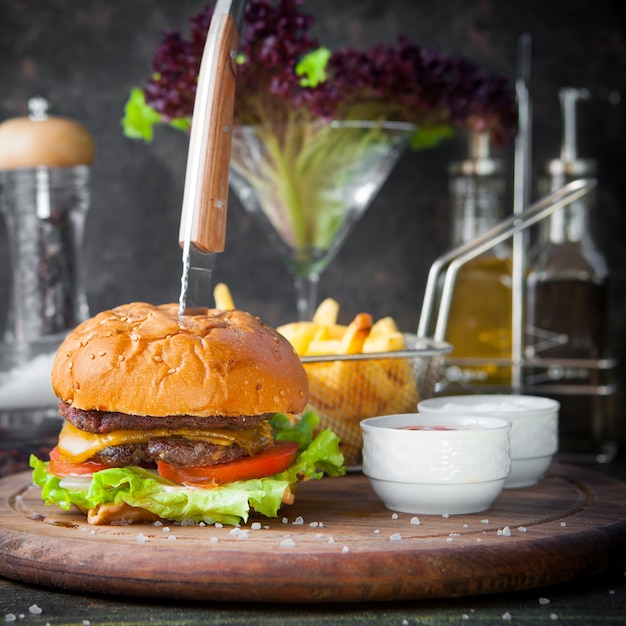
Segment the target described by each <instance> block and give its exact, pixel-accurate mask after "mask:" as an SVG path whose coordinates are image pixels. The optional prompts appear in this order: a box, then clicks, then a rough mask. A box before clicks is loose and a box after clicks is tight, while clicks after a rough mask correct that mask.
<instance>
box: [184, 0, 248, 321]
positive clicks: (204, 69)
mask: <svg viewBox="0 0 626 626" xmlns="http://www.w3.org/2000/svg"><path fill="white" fill-rule="evenodd" d="M246 4H247V0H218V2H217V4H216V6H215V9H214V11H213V16H212V17H211V24H210V26H209V32H208V34H207V38H206V42H205V45H204V51H203V53H202V60H201V62H200V72H199V75H198V86H197V89H196V98H195V102H194V108H193V116H192V118H191V133H190V137H189V150H188V153H187V169H186V172H185V187H184V192H183V204H182V211H181V220H180V231H179V237H178V240H179V243H180V246H181V247H182V249H183V255H182V261H183V269H182V275H181V281H180V299H179V306H178V314H179V315H184V314H185V312H187V311H189V310H190V309H192V308H193V307H200V306H205V307H207V306H208V305H209V294H210V292H211V274H212V271H213V267H214V265H215V253H217V252H222V251H223V250H224V244H225V239H226V209H227V204H228V172H229V167H230V150H231V137H232V126H233V115H234V105H235V81H236V77H237V52H238V49H239V36H240V33H241V28H242V25H243V18H244V14H245V10H246Z"/></svg>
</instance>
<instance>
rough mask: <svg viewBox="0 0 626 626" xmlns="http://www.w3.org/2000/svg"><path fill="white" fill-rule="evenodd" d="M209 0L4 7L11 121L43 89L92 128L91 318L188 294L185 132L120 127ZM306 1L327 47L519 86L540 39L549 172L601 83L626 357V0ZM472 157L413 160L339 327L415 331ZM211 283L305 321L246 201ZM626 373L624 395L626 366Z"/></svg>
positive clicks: (597, 99) (605, 169) (3, 288)
mask: <svg viewBox="0 0 626 626" xmlns="http://www.w3.org/2000/svg"><path fill="white" fill-rule="evenodd" d="M202 4H203V3H202V2H201V1H192V0H178V1H177V2H171V1H167V0H133V1H132V2H128V1H126V2H123V1H122V0H90V1H89V2H85V3H78V2H75V1H71V0H36V1H26V0H0V121H1V120H3V119H6V118H10V117H15V116H19V115H24V114H25V113H26V103H27V100H28V98H29V97H31V96H33V95H36V94H42V95H45V96H46V97H47V98H49V99H50V100H51V101H52V102H53V103H54V105H55V110H54V112H55V113H57V114H59V115H63V116H67V117H70V118H73V119H76V120H78V121H80V122H82V123H83V124H84V125H85V126H86V127H87V128H88V129H89V130H90V131H91V132H92V133H93V135H94V137H95V141H96V146H97V153H96V159H95V162H94V164H93V168H92V184H91V188H92V205H91V210H90V213H89V216H88V222H87V232H86V242H85V243H86V249H85V257H84V263H85V268H86V276H87V294H88V298H89V303H90V306H91V310H92V312H94V313H95V312H97V311H100V310H102V309H105V308H110V307H113V306H115V305H117V304H120V303H124V302H128V301H132V300H148V301H152V302H163V301H175V300H177V298H178V290H179V274H180V250H179V248H178V244H177V235H178V221H179V211H180V205H181V198H182V187H183V177H184V168H185V160H186V150H187V138H186V137H185V136H184V135H182V134H179V133H177V132H176V131H173V130H170V129H166V128H162V129H159V130H158V132H157V135H156V139H155V141H154V142H153V143H152V144H151V145H146V144H143V143H141V142H135V141H130V140H128V139H125V138H124V136H123V134H122V131H121V128H120V125H119V120H120V117H121V116H122V113H123V106H124V102H125V100H126V98H127V96H128V93H129V90H130V89H131V88H132V87H133V86H134V85H138V84H142V83H143V81H144V80H145V79H146V78H147V76H148V75H149V73H150V62H151V55H152V51H153V49H154V47H155V45H156V44H157V43H158V41H159V40H160V37H161V32H162V30H163V29H164V28H166V27H168V26H173V25H178V24H186V22H187V19H188V17H189V16H190V15H192V14H193V13H194V12H195V11H196V10H197V9H198V8H200V7H201V6H202ZM304 6H305V8H306V9H307V11H309V12H310V13H312V14H313V15H314V16H315V19H316V33H317V35H318V37H319V39H320V40H321V41H322V43H324V44H325V45H328V46H329V47H331V48H333V47H340V46H345V45H353V46H356V47H364V46H369V45H372V44H374V43H378V42H391V41H393V40H395V38H396V37H397V35H398V34H400V33H404V34H406V35H408V36H409V37H410V38H411V39H412V40H413V41H415V42H416V43H419V44H421V45H424V46H430V47H435V48H437V49H439V50H441V51H443V52H445V53H450V54H451V53H456V52H458V53H461V54H463V55H465V56H467V57H468V58H469V59H471V60H472V61H474V62H475V63H478V64H479V65H482V66H484V67H486V68H487V69H489V70H491V71H494V72H498V73H502V74H504V75H506V76H507V77H508V78H510V79H511V80H514V78H515V68H516V48H517V41H518V38H519V36H520V34H521V33H523V32H528V33H530V34H531V36H532V42H533V65H532V83H531V96H532V99H533V109H534V120H533V131H534V132H533V168H534V169H535V170H536V169H538V168H539V167H540V165H541V164H542V163H544V162H545V161H546V160H547V159H549V158H554V157H556V156H558V152H559V147H560V136H561V125H560V117H559V105H558V89H559V88H560V87H563V86H584V87H587V88H589V89H590V90H591V91H592V93H593V96H594V98H593V100H592V101H591V102H588V103H586V104H585V105H584V110H582V111H581V130H580V153H581V155H582V156H588V157H594V158H597V159H598V160H599V166H600V175H599V182H600V193H599V202H598V206H597V210H596V212H595V214H594V229H595V230H596V231H597V235H598V241H599V243H600V245H601V247H602V249H603V251H604V253H605V255H606V257H607V259H608V262H609V265H610V268H611V272H612V278H613V291H614V293H613V300H612V311H613V321H612V330H613V335H614V346H615V348H614V352H615V355H616V356H618V357H619V358H620V360H621V361H623V360H624V358H625V357H626V355H625V343H626V339H625V330H624V318H625V317H626V316H625V313H626V299H625V297H624V296H625V294H626V273H625V270H624V268H625V266H626V244H625V239H624V236H623V232H624V222H625V218H624V211H625V210H626V190H625V186H624V171H625V148H624V146H625V144H626V128H625V126H624V121H625V117H626V116H625V115H624V105H623V104H622V105H619V106H612V105H610V104H609V101H608V95H609V93H610V92H612V91H617V92H620V93H622V94H625V93H626V84H625V81H626V24H625V23H624V20H623V19H622V17H621V7H620V3H618V2H615V1H614V0H596V1H595V2H593V3H590V2H583V1H582V0H571V1H570V2H567V3H557V2H545V1H539V0H525V1H524V2H521V1H519V0H513V1H509V2H501V1H496V0H493V1H489V0H474V1H471V2H468V1H466V0H422V1H421V2H416V1H415V0H341V1H338V0H305V3H304ZM463 153H464V143H463V142H461V141H460V139H457V140H452V141H449V142H448V143H446V144H445V145H442V146H440V147H438V148H437V149H434V150H430V151H428V152H422V153H408V154H406V155H405V156H404V157H403V158H402V160H401V162H400V163H399V164H398V166H397V167H396V169H395V171H394V172H393V174H392V176H391V177H390V179H389V181H388V182H387V184H386V185H385V186H384V188H383V189H382V191H381V192H380V194H379V195H378V196H377V198H376V199H375V201H374V203H373V204H372V205H371V207H370V209H369V210H368V212H367V213H366V215H365V216H364V217H363V218H362V220H361V221H360V222H359V223H358V224H357V226H356V228H355V230H354V232H353V233H352V235H351V236H350V238H349V239H348V241H347V243H346V245H345V246H344V248H343V249H342V250H341V251H340V253H339V254H338V256H337V257H336V259H335V260H334V262H333V263H332V264H331V266H330V268H329V269H328V270H327V271H326V273H325V274H324V275H323V277H322V280H321V284H320V297H324V296H326V295H331V296H334V297H336V298H338V299H339V300H340V302H341V304H342V321H347V320H348V319H350V318H351V317H352V316H353V315H354V314H355V313H356V312H358V311H360V310H368V311H370V312H372V313H373V314H374V316H376V317H378V316H381V315H386V314H390V315H393V316H394V317H396V318H397V319H398V321H399V322H400V324H401V326H402V327H403V328H404V329H405V330H409V331H412V330H414V329H415V328H416V327H417V321H418V317H419V310H420V306H421V301H422V296H423V290H424V285H425V280H426V275H427V272H428V268H429V266H430V264H431V263H432V261H433V260H434V259H435V258H436V257H437V256H438V255H439V254H441V253H442V252H443V251H445V249H446V247H447V246H448V242H449V238H448V237H449V236H448V233H449V214H450V211H449V201H448V197H447V188H446V185H447V178H446V168H447V165H448V163H449V162H450V161H451V160H454V159H457V158H460V157H462V156H463ZM506 156H508V157H510V156H511V149H509V150H508V151H507V155H506ZM0 228H2V230H0V242H1V243H0V245H1V248H0V250H1V255H0V300H2V301H3V302H6V296H7V291H8V284H9V274H8V268H7V258H6V244H5V240H4V230H3V227H0ZM215 278H216V280H223V281H226V282H227V283H228V284H229V285H230V287H231V290H232V292H233V294H234V297H235V301H236V304H237V305H238V306H239V307H240V308H243V309H247V310H249V311H252V312H254V313H256V314H258V315H260V316H261V317H262V318H263V319H264V320H265V321H267V322H269V323H271V324H274V325H276V324H279V323H282V322H285V321H287V320H290V319H293V318H294V316H295V304H294V294H293V289H292V284H291V277H290V275H289V274H288V272H287V270H286V268H285V267H284V266H283V265H282V264H281V262H280V261H279V260H278V258H277V257H276V255H275V253H274V252H273V251H272V250H271V249H269V248H268V246H267V245H266V243H265V240H264V239H263V236H262V235H260V233H259V231H258V230H257V227H256V225H255V224H253V223H251V222H250V219H249V218H248V216H247V215H245V214H244V212H243V209H242V208H241V206H240V205H239V204H238V202H237V200H236V199H235V198H232V197H231V202H230V209H229V216H228V231H227V246H226V251H225V253H224V254H222V255H221V256H220V257H219V259H218V267H217V270H216V272H215ZM622 371H623V370H622ZM620 378H621V381H622V384H621V386H622V387H623V386H624V385H623V380H624V376H623V374H620ZM621 413H622V414H623V411H621Z"/></svg>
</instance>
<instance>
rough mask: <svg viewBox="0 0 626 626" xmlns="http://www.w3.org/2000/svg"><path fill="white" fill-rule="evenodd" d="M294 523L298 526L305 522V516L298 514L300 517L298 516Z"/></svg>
mask: <svg viewBox="0 0 626 626" xmlns="http://www.w3.org/2000/svg"><path fill="white" fill-rule="evenodd" d="M292 524H294V525H296V526H297V525H301V524H304V518H303V517H302V516H301V515H298V517H296V519H295V520H293V522H292Z"/></svg>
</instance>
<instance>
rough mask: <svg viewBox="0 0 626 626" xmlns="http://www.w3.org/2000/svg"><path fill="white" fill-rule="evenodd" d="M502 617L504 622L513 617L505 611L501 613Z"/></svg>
mask: <svg viewBox="0 0 626 626" xmlns="http://www.w3.org/2000/svg"><path fill="white" fill-rule="evenodd" d="M502 619H503V620H504V621H505V622H510V621H511V620H512V619H513V616H512V615H511V614H510V613H509V612H508V611H507V612H506V613H503V615H502Z"/></svg>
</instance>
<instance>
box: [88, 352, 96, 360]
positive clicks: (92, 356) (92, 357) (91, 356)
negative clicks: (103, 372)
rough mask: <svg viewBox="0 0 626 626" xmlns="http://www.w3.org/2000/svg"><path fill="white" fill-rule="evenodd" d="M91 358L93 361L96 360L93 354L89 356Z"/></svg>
mask: <svg viewBox="0 0 626 626" xmlns="http://www.w3.org/2000/svg"><path fill="white" fill-rule="evenodd" d="M89 358H90V359H91V360H92V361H93V360H94V359H95V358H96V355H95V354H93V353H92V354H90V355H89Z"/></svg>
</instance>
